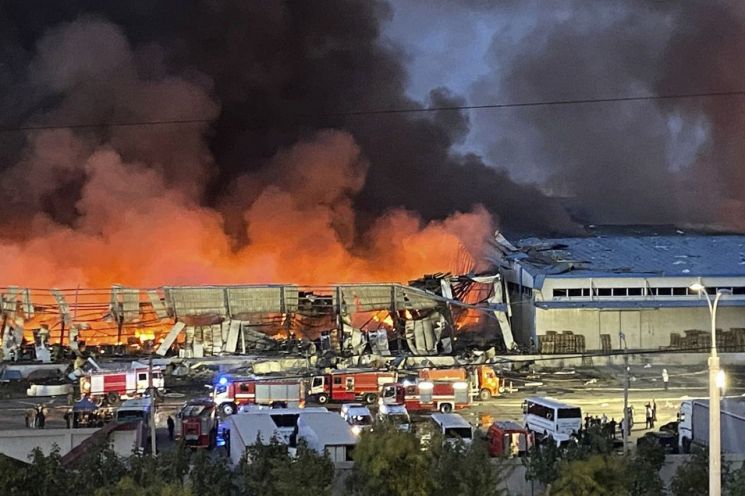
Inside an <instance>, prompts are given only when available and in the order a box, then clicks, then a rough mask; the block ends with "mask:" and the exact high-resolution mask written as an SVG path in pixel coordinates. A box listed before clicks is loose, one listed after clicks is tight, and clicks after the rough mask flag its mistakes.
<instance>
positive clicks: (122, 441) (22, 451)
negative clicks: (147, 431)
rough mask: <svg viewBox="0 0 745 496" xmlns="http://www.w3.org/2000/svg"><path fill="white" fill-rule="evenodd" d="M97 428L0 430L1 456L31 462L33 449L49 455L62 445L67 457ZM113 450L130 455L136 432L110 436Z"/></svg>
mask: <svg viewBox="0 0 745 496" xmlns="http://www.w3.org/2000/svg"><path fill="white" fill-rule="evenodd" d="M96 431H98V429H15V430H5V431H0V453H2V454H4V455H6V456H9V457H12V458H15V459H17V460H21V461H24V462H27V461H29V455H30V454H31V452H32V451H33V449H34V448H41V450H42V452H43V453H44V454H45V455H48V454H49V453H50V452H51V451H52V448H53V447H54V445H57V446H59V448H60V455H62V456H64V455H66V454H67V453H68V452H70V450H72V449H73V448H74V447H76V446H78V445H79V444H81V443H82V442H83V441H85V440H86V439H88V438H89V437H90V436H91V435H92V434H93V433H94V432H96ZM110 439H111V442H112V447H113V448H114V449H115V450H116V452H117V453H119V454H120V455H121V456H129V454H131V453H132V448H133V447H134V445H135V443H136V441H137V431H136V430H130V431H115V432H112V433H111V434H110Z"/></svg>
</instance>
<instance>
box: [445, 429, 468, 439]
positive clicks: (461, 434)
mask: <svg viewBox="0 0 745 496" xmlns="http://www.w3.org/2000/svg"><path fill="white" fill-rule="evenodd" d="M471 435H472V432H471V429H470V428H469V427H448V428H447V429H445V438H446V439H471Z"/></svg>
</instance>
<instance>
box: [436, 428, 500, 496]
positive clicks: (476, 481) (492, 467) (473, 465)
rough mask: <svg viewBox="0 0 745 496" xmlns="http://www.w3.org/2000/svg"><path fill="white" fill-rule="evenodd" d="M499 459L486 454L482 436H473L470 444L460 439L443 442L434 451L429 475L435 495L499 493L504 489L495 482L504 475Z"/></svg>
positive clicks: (454, 495)
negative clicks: (434, 459)
mask: <svg viewBox="0 0 745 496" xmlns="http://www.w3.org/2000/svg"><path fill="white" fill-rule="evenodd" d="M504 471H505V469H504V465H503V464H502V463H501V460H494V461H493V460H492V459H491V458H490V457H489V451H488V447H487V445H486V442H485V441H484V440H482V439H475V440H474V442H473V443H472V444H471V445H470V446H466V445H464V444H463V443H445V444H444V445H443V447H442V450H440V451H439V454H438V455H437V460H436V463H435V464H434V473H433V474H432V478H433V480H434V482H435V489H434V492H433V494H434V495H435V496H451V495H452V496H470V495H472V494H479V495H483V496H500V495H502V494H504V491H502V490H500V489H499V488H498V483H499V480H500V479H501V478H503V477H504V476H505V474H504Z"/></svg>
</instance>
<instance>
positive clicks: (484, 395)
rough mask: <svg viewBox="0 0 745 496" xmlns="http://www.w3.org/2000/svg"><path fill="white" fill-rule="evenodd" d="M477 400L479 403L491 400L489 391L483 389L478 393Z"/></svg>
mask: <svg viewBox="0 0 745 496" xmlns="http://www.w3.org/2000/svg"><path fill="white" fill-rule="evenodd" d="M479 399H480V400H481V401H489V400H490V399H491V391H489V390H488V389H486V388H484V389H482V390H481V391H479Z"/></svg>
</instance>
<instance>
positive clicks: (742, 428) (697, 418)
mask: <svg viewBox="0 0 745 496" xmlns="http://www.w3.org/2000/svg"><path fill="white" fill-rule="evenodd" d="M720 410H721V413H720V419H721V420H720V432H721V447H722V452H723V453H739V454H744V453H745V398H743V397H739V396H738V397H728V398H722V401H721V406H720ZM678 444H679V449H680V452H681V453H690V451H691V446H693V445H699V446H708V445H709V400H708V399H697V400H686V401H683V402H682V403H681V404H680V423H679V424H678Z"/></svg>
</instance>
